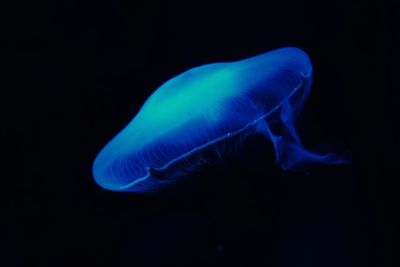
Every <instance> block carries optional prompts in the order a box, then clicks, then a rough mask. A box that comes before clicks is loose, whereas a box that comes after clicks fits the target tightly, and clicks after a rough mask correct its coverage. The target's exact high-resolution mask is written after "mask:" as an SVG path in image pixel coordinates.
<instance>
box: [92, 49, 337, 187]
mask: <svg viewBox="0 0 400 267" xmlns="http://www.w3.org/2000/svg"><path fill="white" fill-rule="evenodd" d="M311 77H312V66H311V62H310V59H309V58H308V56H307V54H306V53H305V52H303V51H302V50H300V49H298V48H292V47H289V48H282V49H278V50H274V51H271V52H268V53H264V54H261V55H258V56H255V57H251V58H248V59H244V60H240V61H236V62H232V63H213V64H207V65H203V66H200V67H196V68H193V69H190V70H188V71H186V72H184V73H182V74H180V75H178V76H176V77H174V78H172V79H171V80H169V81H167V82H166V83H164V84H163V85H161V86H160V87H159V88H158V89H157V90H156V91H155V92H154V93H153V94H152V95H151V96H150V97H149V98H148V100H147V101H146V102H145V104H144V105H143V107H142V108H141V110H140V111H139V112H138V114H137V115H136V116H135V117H134V118H133V120H132V121H131V122H130V123H129V124H128V125H127V126H126V127H125V128H124V129H123V130H122V131H121V132H120V133H119V134H118V135H117V136H116V137H115V138H114V139H113V140H111V142H110V143H109V144H107V145H106V146H105V147H104V149H103V150H102V151H101V152H100V153H99V155H98V156H97V158H96V160H95V162H94V165H93V175H94V177H95V180H96V182H97V183H98V184H99V185H100V186H102V187H103V188H106V189H110V190H117V191H136V192H146V191H153V190H158V189H159V188H161V187H163V186H165V185H168V184H170V183H171V182H174V181H176V179H177V178H178V177H182V176H185V175H187V174H188V173H190V172H192V171H194V170H196V169H197V168H198V167H200V166H202V165H204V164H208V163H211V162H213V161H215V160H218V158H219V157H220V155H221V153H223V152H224V151H226V150H227V149H228V148H230V147H234V146H235V145H237V143H238V142H240V140H242V139H243V138H244V137H246V136H247V135H249V134H255V133H261V134H264V135H265V136H266V137H267V138H269V139H270V140H271V141H272V142H273V145H274V148H275V152H276V158H277V163H278V164H279V165H280V166H281V167H282V168H283V169H285V170H286V169H304V168H307V167H309V166H310V165H311V164H313V163H316V162H321V163H329V164H338V163H343V162H345V161H344V159H343V158H342V157H339V156H337V155H335V154H332V153H328V154H324V155H321V154H315V153H313V152H310V151H308V150H306V149H304V147H303V146H302V144H301V141H300V138H299V136H298V134H297V132H296V130H295V121H296V118H297V115H298V114H299V111H300V110H301V108H302V106H303V105H304V103H305V100H306V99H307V96H308V94H309V92H310V87H311Z"/></svg>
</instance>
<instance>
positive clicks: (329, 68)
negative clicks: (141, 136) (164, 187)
mask: <svg viewBox="0 0 400 267" xmlns="http://www.w3.org/2000/svg"><path fill="white" fill-rule="evenodd" d="M399 7H400V5H399V3H398V2H397V1H395V0H393V1H372V2H367V1H354V2H350V1H345V0H342V1H328V2H326V1H286V0H284V1H263V2H261V1H259V2H252V1H242V3H240V4H236V3H233V2H226V3H222V2H218V3H217V1H210V2H206V1H199V2H190V1H187V2H185V3H179V4H178V3H168V2H167V1H117V0H115V1H111V0H108V1H106V0H100V1H73V0H68V1H49V2H47V3H43V2H36V1H31V2H30V3H22V2H21V3H19V2H16V3H13V6H12V7H5V8H2V13H4V14H3V15H2V16H1V17H2V24H3V26H4V31H3V34H2V39H3V44H4V46H3V53H4V55H5V57H4V58H8V59H7V60H6V59H4V60H2V63H3V64H4V65H5V67H6V68H5V70H6V71H5V72H3V73H2V76H3V78H2V80H3V81H2V82H4V81H7V82H8V83H7V85H6V84H5V85H4V86H2V88H1V95H2V96H1V102H2V103H1V118H2V123H1V135H2V138H1V139H2V141H3V145H2V147H1V151H2V154H3V156H4V158H5V159H6V160H3V161H2V165H3V167H2V170H3V171H2V174H1V184H2V185H1V188H2V191H3V190H4V192H3V193H2V194H1V197H2V200H1V205H2V212H1V215H0V216H1V217H0V218H1V223H0V225H1V229H0V230H1V232H0V265H1V266H290V267H295V266H299V267H300V266H307V267H312V266H318V267H320V266H324V267H329V266H341V267H343V266H364V267H366V266H382V267H389V266H399V259H398V248H397V247H396V245H397V243H398V240H399V237H400V236H399V233H398V229H399V228H398V226H399V221H398V219H397V218H396V216H397V214H398V212H399V205H398V204H397V202H398V200H399V194H398V190H399V183H398V179H399V178H400V175H399V164H400V163H399V156H398V151H399V136H400V135H399V116H398V115H399V106H400V105H399V104H398V103H399V100H400V99H399V90H398V89H399V78H398V75H399V66H398V64H399V63H398V62H399V60H400V57H399V49H398V48H399V44H400V43H399V32H400V31H399V30H400V29H399V27H398V24H397V21H396V20H397V18H398V17H399V16H400V12H399ZM283 46H297V47H300V48H302V49H304V50H305V51H306V52H307V53H308V54H309V56H310V57H311V60H312V62H313V65H314V85H313V90H312V93H311V96H310V99H309V101H308V103H307V105H306V108H305V111H304V112H303V116H302V118H301V120H300V123H299V130H300V133H301V135H302V138H303V140H304V142H305V144H306V146H308V147H312V146H313V145H317V144H334V145H338V147H340V148H343V147H345V148H347V149H349V150H350V151H352V154H353V162H352V164H351V165H347V166H316V167H313V168H312V169H310V171H309V172H307V173H290V172H288V173H285V172H283V171H282V170H280V169H279V168H278V167H277V166H275V165H274V164H273V162H274V155H273V150H272V147H271V145H270V144H269V142H268V141H266V140H263V139H262V138H259V137H254V138H252V139H250V140H249V141H247V142H245V144H244V146H243V150H242V152H241V153H240V154H239V155H232V156H231V157H230V158H228V159H227V160H226V161H225V162H224V163H222V164H221V165H217V166H213V167H205V168H204V169H202V170H200V171H199V172H197V173H196V174H194V175H193V177H190V178H189V177H188V178H187V181H185V183H183V184H182V185H181V186H179V187H178V188H177V189H175V190H172V191H169V192H165V193H163V194H158V195H135V194H129V193H116V192H109V191H105V190H102V189H100V188H99V187H98V186H97V185H96V184H95V182H94V180H93V178H92V175H91V166H92V162H93V160H94V158H95V156H96V155H97V153H98V152H99V150H100V149H101V148H102V147H103V146H104V145H105V144H106V142H108V141H109V140H110V139H111V138H112V137H113V136H114V135H115V134H116V133H117V132H118V131H119V130H120V129H121V128H122V127H123V126H124V125H125V124H126V123H127V122H128V121H129V120H130V119H131V118H132V117H133V116H134V114H135V113H136V112H137V111H138V110H139V108H140V106H141V105H142V103H143V102H144V101H145V99H146V98H147V97H148V96H149V95H150V94H151V93H152V92H153V90H154V89H155V88H157V86H159V85H160V84H161V83H162V82H164V81H166V80H167V79H169V78H171V77H173V76H175V75H177V74H179V73H180V72H182V71H184V70H186V69H188V68H191V67H193V66H197V65H201V64H206V63H210V62H217V61H232V60H238V59H241V58H244V57H249V56H252V55H256V54H258V53H262V52H265V51H268V50H271V49H275V48H279V47H283Z"/></svg>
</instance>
